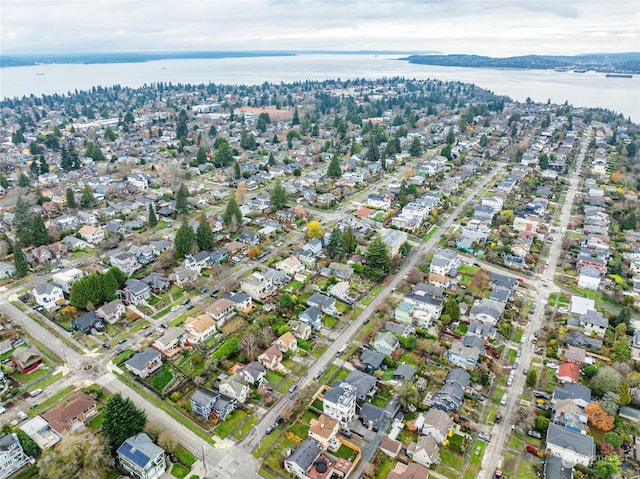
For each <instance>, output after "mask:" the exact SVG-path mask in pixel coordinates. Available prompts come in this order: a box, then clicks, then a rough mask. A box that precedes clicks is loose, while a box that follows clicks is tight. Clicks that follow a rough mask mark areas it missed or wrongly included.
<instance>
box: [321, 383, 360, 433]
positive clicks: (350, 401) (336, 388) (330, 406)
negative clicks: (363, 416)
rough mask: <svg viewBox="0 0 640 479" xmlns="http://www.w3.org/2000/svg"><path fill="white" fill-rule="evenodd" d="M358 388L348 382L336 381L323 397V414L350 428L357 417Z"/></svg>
mask: <svg viewBox="0 0 640 479" xmlns="http://www.w3.org/2000/svg"><path fill="white" fill-rule="evenodd" d="M356 393H357V388H356V387H355V386H353V385H351V384H349V383H347V382H343V381H336V382H335V383H333V387H332V388H331V389H328V390H326V391H325V392H324V395H323V397H322V404H323V412H324V413H325V414H326V415H327V416H329V417H330V418H332V419H335V420H336V421H338V422H339V423H340V424H341V425H342V426H343V427H348V426H349V424H351V422H352V421H353V420H354V419H355V417H356V397H357V394H356Z"/></svg>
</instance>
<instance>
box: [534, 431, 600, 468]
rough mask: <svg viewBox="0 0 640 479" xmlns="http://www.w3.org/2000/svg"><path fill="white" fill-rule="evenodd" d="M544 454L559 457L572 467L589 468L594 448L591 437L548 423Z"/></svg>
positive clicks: (593, 455)
mask: <svg viewBox="0 0 640 479" xmlns="http://www.w3.org/2000/svg"><path fill="white" fill-rule="evenodd" d="M545 453H546V454H547V455H548V456H556V457H559V458H560V459H562V460H563V461H564V462H566V463H568V464H571V465H572V466H575V465H576V464H582V465H583V466H585V467H589V466H590V465H591V462H592V461H593V459H594V458H595V453H596V446H595V443H594V441H593V437H591V436H589V435H586V434H580V433H579V432H576V431H573V430H571V429H568V428H566V427H562V426H560V425H558V424H554V423H550V424H549V429H547V447H546V449H545Z"/></svg>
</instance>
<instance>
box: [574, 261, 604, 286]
mask: <svg viewBox="0 0 640 479" xmlns="http://www.w3.org/2000/svg"><path fill="white" fill-rule="evenodd" d="M578 287H580V288H585V289H591V290H594V291H597V290H598V289H600V271H598V270H597V269H596V268H594V267H593V266H591V265H589V264H587V265H585V266H583V267H581V268H580V269H579V270H578Z"/></svg>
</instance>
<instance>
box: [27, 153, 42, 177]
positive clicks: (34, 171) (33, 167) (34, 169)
mask: <svg viewBox="0 0 640 479" xmlns="http://www.w3.org/2000/svg"><path fill="white" fill-rule="evenodd" d="M29 173H31V176H33V177H34V178H36V177H37V176H38V175H39V174H40V167H39V166H38V161H37V160H36V159H35V157H34V158H33V160H31V164H30V165H29Z"/></svg>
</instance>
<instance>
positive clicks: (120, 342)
mask: <svg viewBox="0 0 640 479" xmlns="http://www.w3.org/2000/svg"><path fill="white" fill-rule="evenodd" d="M126 342H127V338H122V339H121V340H120V341H118V344H124V343H126Z"/></svg>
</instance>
